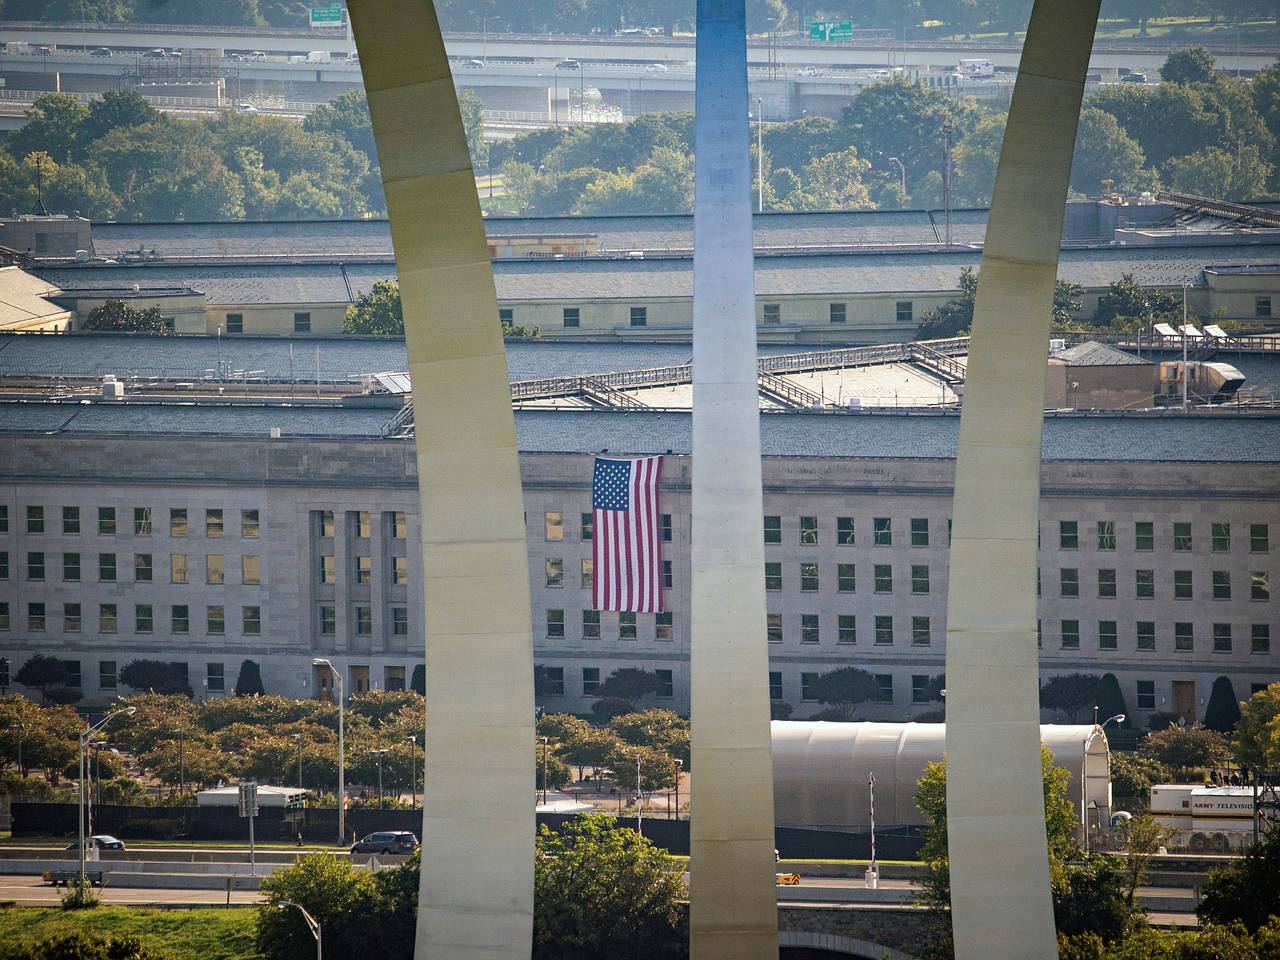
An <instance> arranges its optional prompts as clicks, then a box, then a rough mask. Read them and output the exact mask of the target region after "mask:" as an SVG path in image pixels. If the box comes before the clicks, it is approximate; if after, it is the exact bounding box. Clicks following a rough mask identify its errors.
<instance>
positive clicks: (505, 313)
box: [498, 307, 516, 327]
mask: <svg viewBox="0 0 1280 960" xmlns="http://www.w3.org/2000/svg"><path fill="white" fill-rule="evenodd" d="M515 322H516V312H515V310H514V308H512V307H499V308H498V323H500V324H502V325H503V326H504V327H511V326H515Z"/></svg>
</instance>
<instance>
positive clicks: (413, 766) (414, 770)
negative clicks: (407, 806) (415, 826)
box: [406, 734, 418, 809]
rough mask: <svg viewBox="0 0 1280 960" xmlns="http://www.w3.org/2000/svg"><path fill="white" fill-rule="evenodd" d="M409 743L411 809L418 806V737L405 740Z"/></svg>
mask: <svg viewBox="0 0 1280 960" xmlns="http://www.w3.org/2000/svg"><path fill="white" fill-rule="evenodd" d="M406 739H407V740H408V741H409V790H410V791H411V793H412V796H413V802H412V804H411V806H412V808H414V809H416V808H417V806H418V737H417V735H416V734H415V735H414V736H412V737H407V738H406Z"/></svg>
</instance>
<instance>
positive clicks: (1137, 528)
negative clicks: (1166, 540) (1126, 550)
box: [1133, 520, 1156, 553]
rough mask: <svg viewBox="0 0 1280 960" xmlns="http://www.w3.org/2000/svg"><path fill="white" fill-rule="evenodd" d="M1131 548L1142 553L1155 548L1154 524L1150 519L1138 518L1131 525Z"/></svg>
mask: <svg viewBox="0 0 1280 960" xmlns="http://www.w3.org/2000/svg"><path fill="white" fill-rule="evenodd" d="M1133 548H1134V549H1135V550H1139V551H1141V552H1143V553H1149V552H1150V551H1152V550H1154V549H1155V548H1156V525H1155V524H1154V523H1152V522H1151V521H1150V520H1139V521H1138V522H1137V523H1135V524H1134V525H1133Z"/></svg>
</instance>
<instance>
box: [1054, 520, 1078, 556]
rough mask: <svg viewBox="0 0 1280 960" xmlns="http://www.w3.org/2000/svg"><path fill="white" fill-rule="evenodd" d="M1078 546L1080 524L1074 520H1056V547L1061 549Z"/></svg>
mask: <svg viewBox="0 0 1280 960" xmlns="http://www.w3.org/2000/svg"><path fill="white" fill-rule="evenodd" d="M1079 546H1080V525H1079V524H1078V523H1076V521H1074V520H1059V521H1058V547H1059V549H1062V550H1076V549H1078V548H1079Z"/></svg>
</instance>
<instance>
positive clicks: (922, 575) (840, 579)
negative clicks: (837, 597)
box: [764, 561, 929, 596]
mask: <svg viewBox="0 0 1280 960" xmlns="http://www.w3.org/2000/svg"><path fill="white" fill-rule="evenodd" d="M798 568H799V580H800V592H801V593H817V592H819V589H820V587H821V583H822V578H821V576H820V575H819V570H820V567H819V565H818V564H817V563H813V562H810V561H802V562H801V563H799V564H798ZM828 569H830V568H828ZM764 588H765V590H766V591H768V592H770V593H775V592H779V591H781V590H783V589H784V586H783V576H782V564H781V563H772V562H770V563H766V564H765V565H764ZM857 588H858V569H857V564H853V563H837V564H836V590H837V591H838V592H840V593H856V592H857ZM872 589H873V590H874V592H875V593H893V565H892V564H889V563H876V564H872ZM911 592H912V593H913V594H915V595H917V596H924V595H928V593H929V566H928V564H914V563H913V564H911Z"/></svg>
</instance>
